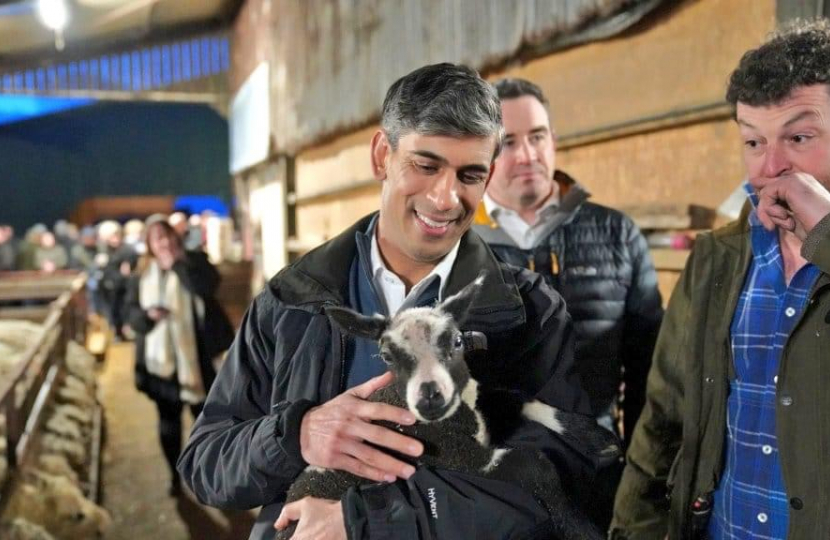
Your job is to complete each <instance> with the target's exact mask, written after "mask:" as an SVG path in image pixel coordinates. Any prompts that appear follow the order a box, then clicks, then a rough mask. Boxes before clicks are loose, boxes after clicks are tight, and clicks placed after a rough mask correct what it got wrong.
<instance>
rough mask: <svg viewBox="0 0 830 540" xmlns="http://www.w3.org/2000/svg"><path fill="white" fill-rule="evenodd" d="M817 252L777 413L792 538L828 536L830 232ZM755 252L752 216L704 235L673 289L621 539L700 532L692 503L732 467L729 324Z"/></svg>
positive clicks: (622, 490)
mask: <svg viewBox="0 0 830 540" xmlns="http://www.w3.org/2000/svg"><path fill="white" fill-rule="evenodd" d="M818 234H819V237H814V239H818V240H819V244H818V249H817V250H816V252H815V254H814V255H813V256H812V257H811V259H810V262H812V263H813V264H815V265H816V266H817V267H818V268H819V269H820V270H821V275H820V276H819V278H818V280H817V282H816V284H815V285H814V286H813V289H812V290H811V291H810V300H809V302H808V305H807V306H806V308H805V311H804V313H803V314H802V316H801V319H800V320H799V321H798V323H797V324H796V326H795V327H794V328H793V330H792V332H791V333H790V336H789V338H788V339H787V342H786V344H785V345H784V350H783V351H782V352H781V361H780V362H781V363H780V366H779V368H778V373H779V375H778V383H777V388H776V390H777V399H778V405H777V407H776V410H775V422H776V430H777V433H776V435H777V440H778V450H779V459H780V460H781V470H782V473H783V476H784V484H785V485H786V488H787V496H788V497H790V504H791V511H790V522H789V531H788V534H787V538H788V539H790V540H808V539H810V540H812V539H815V538H828V537H830V512H828V511H827V509H828V507H830V489H828V486H830V460H828V449H830V414H828V413H827V411H830V392H828V388H830V369H828V368H827V360H828V353H830V315H828V314H830V236H827V235H826V234H825V235H824V236H823V237H820V236H821V235H820V232H819V233H818ZM751 258H752V248H751V245H750V232H749V226H748V222H747V216H746V214H744V215H743V216H742V218H741V220H740V221H738V222H735V223H732V224H730V225H728V226H726V227H724V228H722V229H720V230H717V231H715V232H713V233H707V234H704V235H700V236H698V237H697V240H696V241H695V248H694V250H693V252H692V255H691V257H690V258H689V260H688V262H687V263H686V268H685V270H684V271H683V275H682V276H681V278H680V281H679V282H678V284H677V286H676V287H675V289H674V292H673V293H672V297H671V301H670V302H669V308H668V311H667V312H666V320H665V322H664V324H663V328H662V329H661V330H660V337H659V339H658V340H657V347H656V349H655V352H654V367H653V368H652V370H651V373H650V374H649V379H648V394H647V401H646V406H645V409H644V410H643V415H642V417H641V419H640V423H639V424H638V425H637V429H636V430H635V431H634V438H633V441H632V444H631V447H630V448H629V450H628V456H627V460H628V465H627V466H626V468H625V472H624V474H623V478H622V481H621V482H620V487H619V491H618V492H617V500H616V505H615V508H614V522H613V523H612V528H613V529H612V533H613V534H612V538H615V539H620V540H622V539H628V540H662V539H663V538H664V537H665V536H666V534H667V533H668V535H669V537H670V538H672V539H673V540H692V539H697V538H700V536H699V535H698V534H697V531H696V529H698V530H702V529H705V527H706V525H707V519H706V516H705V515H704V514H703V513H701V512H695V513H693V512H692V510H693V505H694V502H695V501H696V500H697V499H698V498H699V497H704V498H705V497H708V495H710V494H711V493H712V492H713V491H714V490H715V488H716V487H717V485H718V482H719V479H720V478H721V475H722V474H723V466H724V463H723V454H724V445H725V443H726V430H727V425H726V424H727V399H728V395H729V380H730V378H732V377H735V370H734V366H733V364H732V356H731V354H732V348H731V344H730V324H731V322H732V317H733V316H734V313H735V308H736V306H737V303H738V299H739V296H740V293H741V291H742V289H743V284H744V278H745V276H746V274H747V271H748V269H749V264H750V260H751Z"/></svg>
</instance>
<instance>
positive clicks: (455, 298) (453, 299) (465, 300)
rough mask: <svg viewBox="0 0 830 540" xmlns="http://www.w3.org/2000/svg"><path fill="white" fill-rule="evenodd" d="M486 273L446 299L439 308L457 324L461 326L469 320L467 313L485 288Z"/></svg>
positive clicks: (482, 273) (480, 274)
mask: <svg viewBox="0 0 830 540" xmlns="http://www.w3.org/2000/svg"><path fill="white" fill-rule="evenodd" d="M486 275H487V273H486V272H481V273H479V274H478V277H477V278H475V280H474V281H472V282H470V283H469V284H468V285H467V286H466V287H464V288H463V289H461V290H460V291H458V292H457V293H456V294H454V295H452V296H450V297H449V298H446V299H444V301H443V302H441V305H440V306H439V307H440V308H441V310H442V311H444V312H445V313H447V314H449V315H451V316H452V318H453V319H455V324H457V325H459V326H461V325H462V324H463V323H464V320H465V319H466V318H467V312H468V310H469V308H470V304H472V303H473V298H475V297H476V296H477V295H478V293H479V292H480V291H481V289H482V287H483V286H484V278H485V277H486Z"/></svg>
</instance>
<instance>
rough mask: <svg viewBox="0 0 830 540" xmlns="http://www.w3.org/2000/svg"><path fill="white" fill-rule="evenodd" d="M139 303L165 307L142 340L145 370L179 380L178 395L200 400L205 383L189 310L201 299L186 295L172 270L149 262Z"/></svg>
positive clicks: (143, 307)
mask: <svg viewBox="0 0 830 540" xmlns="http://www.w3.org/2000/svg"><path fill="white" fill-rule="evenodd" d="M138 297H139V302H140V304H141V307H142V309H144V310H145V311H146V310H149V309H150V308H152V307H160V306H161V307H165V308H167V309H168V310H170V313H169V314H168V315H167V317H165V318H163V319H161V320H160V321H157V322H156V324H155V326H153V329H152V330H150V332H149V333H148V334H147V336H146V337H145V339H144V359H145V363H146V366H147V371H148V372H149V373H151V374H153V375H155V376H157V377H161V378H163V379H170V378H171V377H172V376H173V375H174V374H175V375H176V376H177V378H178V381H179V388H180V391H179V397H180V398H181V400H182V401H184V402H186V403H202V402H203V401H204V400H205V397H206V393H205V386H204V382H203V381H202V372H201V370H200V369H199V350H198V348H197V346H196V324H195V320H194V317H193V310H194V308H196V310H197V311H201V312H203V311H204V309H202V310H199V307H200V304H202V299H201V298H199V297H198V296H194V295H191V294H190V291H188V290H187V288H186V287H184V286H183V285H182V284H181V281H179V276H177V275H176V273H175V272H174V271H172V270H168V271H167V272H164V271H163V270H161V268H160V267H159V265H158V263H157V262H156V261H152V262H151V263H150V265H149V266H148V267H147V270H145V271H144V274H142V276H141V281H140V283H139V294H138Z"/></svg>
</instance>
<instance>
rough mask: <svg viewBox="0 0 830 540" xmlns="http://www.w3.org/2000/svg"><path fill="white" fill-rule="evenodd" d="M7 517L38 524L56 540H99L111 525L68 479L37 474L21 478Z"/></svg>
mask: <svg viewBox="0 0 830 540" xmlns="http://www.w3.org/2000/svg"><path fill="white" fill-rule="evenodd" d="M6 517H9V518H11V517H19V518H23V519H26V520H28V521H31V522H32V523H38V524H40V525H41V526H43V528H45V529H46V530H47V531H49V533H50V534H52V535H53V536H54V537H55V538H57V539H59V540H74V539H77V538H101V537H103V535H104V533H105V532H106V530H107V529H108V528H109V526H110V523H111V521H112V520H111V518H110V515H109V513H108V512H107V511H106V510H104V509H103V508H101V507H100V506H98V505H97V504H95V503H93V502H92V501H90V500H88V499H87V498H85V497H84V495H83V493H81V490H80V489H79V488H78V486H76V485H74V484H73V483H72V482H71V481H70V480H68V479H67V478H63V477H59V476H52V475H50V474H46V473H42V472H36V471H28V472H27V473H26V474H25V475H24V478H23V483H22V484H20V485H19V486H18V487H17V489H16V490H15V491H14V493H13V494H12V497H11V499H10V500H9V503H8V507H7V509H6Z"/></svg>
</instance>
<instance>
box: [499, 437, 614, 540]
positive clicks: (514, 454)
mask: <svg viewBox="0 0 830 540" xmlns="http://www.w3.org/2000/svg"><path fill="white" fill-rule="evenodd" d="M487 476H489V477H491V478H495V479H498V480H503V481H505V482H511V483H513V484H517V485H519V486H521V487H522V488H523V489H524V490H525V491H526V492H528V493H532V494H533V495H534V496H535V497H536V499H537V500H538V501H539V502H540V503H541V504H542V505H543V506H544V507H545V509H546V510H547V511H548V513H549V514H550V516H551V528H550V533H551V534H552V536H548V535H545V534H544V533H542V534H543V536H539V537H538V538H546V539H549V540H604V538H605V535H604V534H603V533H602V531H600V530H599V529H598V528H597V527H596V525H594V524H593V523H592V522H591V521H590V520H589V519H588V517H587V516H586V515H585V514H584V513H583V512H582V511H580V510H579V509H578V508H577V507H576V506H574V505H573V504H572V503H571V501H570V500H569V499H568V497H567V495H566V494H565V490H564V488H563V487H562V483H561V482H560V480H559V473H558V472H557V470H556V467H555V466H554V465H553V463H551V462H550V461H549V460H548V459H547V458H546V457H545V456H544V455H543V454H542V453H541V452H539V451H537V450H533V449H530V448H517V449H513V450H511V451H509V452H508V453H507V454H505V455H504V457H503V458H502V460H501V462H500V463H499V465H498V466H497V467H495V469H493V471H492V472H490V473H489V474H488V475H487Z"/></svg>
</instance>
